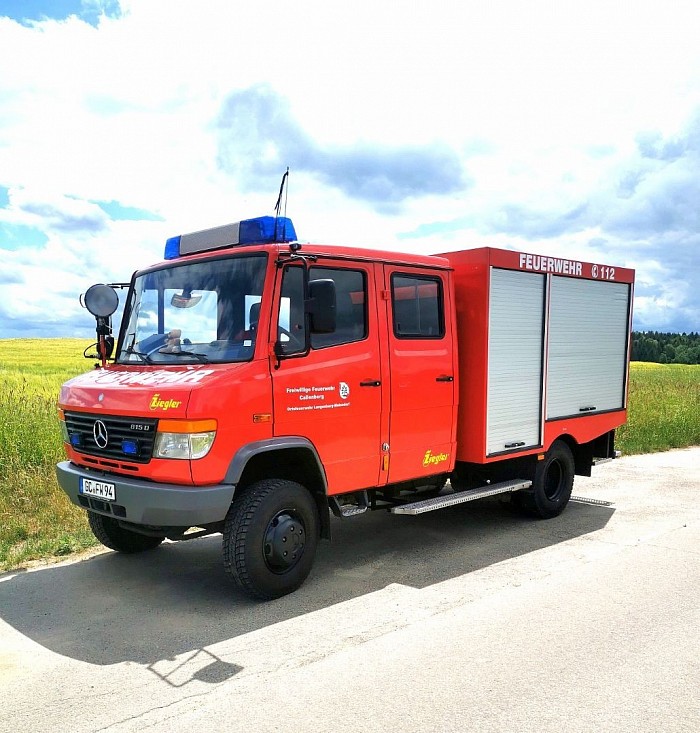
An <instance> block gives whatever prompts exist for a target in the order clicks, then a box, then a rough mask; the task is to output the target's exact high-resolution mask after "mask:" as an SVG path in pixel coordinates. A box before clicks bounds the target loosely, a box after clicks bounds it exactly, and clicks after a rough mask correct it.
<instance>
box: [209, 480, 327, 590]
mask: <svg viewBox="0 0 700 733" xmlns="http://www.w3.org/2000/svg"><path fill="white" fill-rule="evenodd" d="M318 538H319V517H318V510H317V508H316V503H315V502H314V499H313V497H312V496H311V494H310V493H309V492H308V491H307V490H306V489H305V488H304V487H303V486H301V485H300V484H297V483H295V482H294V481H286V480H282V479H266V480H263V481H258V482H257V483H255V484H252V485H251V486H249V487H247V488H246V489H245V490H244V491H242V492H241V493H240V494H239V495H236V496H235V497H234V501H233V504H232V505H231V508H230V509H229V512H228V514H227V516H226V522H225V523H224V532H223V543H222V549H223V556H224V569H225V570H226V573H227V574H228V575H229V577H230V578H231V579H232V580H233V581H234V583H236V585H237V586H238V587H239V588H241V589H242V590H243V591H244V592H245V593H246V594H247V595H249V596H251V597H252V598H257V599H259V600H265V601H267V600H271V599H273V598H279V597H280V596H284V595H286V594H287V593H291V592H292V591H295V590H296V589H297V588H298V587H299V586H300V585H301V584H302V583H303V582H304V581H305V580H306V578H307V576H308V575H309V573H310V572H311V566H312V565H313V562H314V556H315V554H316V547H317V545H318Z"/></svg>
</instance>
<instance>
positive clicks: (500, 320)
mask: <svg viewBox="0 0 700 733" xmlns="http://www.w3.org/2000/svg"><path fill="white" fill-rule="evenodd" d="M544 282H545V276H544V275H538V274H533V273H526V272H515V271H511V270H499V269H496V268H493V269H492V270H491V292H490V298H489V352H488V353H489V356H488V358H489V368H488V380H489V381H488V398H487V399H488V405H487V429H486V430H487V434H486V453H487V455H493V454H495V453H502V452H505V451H508V450H515V449H518V450H523V448H529V447H533V446H537V445H540V442H541V438H540V433H541V416H542V399H541V395H542V350H543V338H544V336H543V331H544Z"/></svg>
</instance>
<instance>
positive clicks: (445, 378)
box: [435, 374, 455, 382]
mask: <svg viewBox="0 0 700 733" xmlns="http://www.w3.org/2000/svg"><path fill="white" fill-rule="evenodd" d="M454 379H455V378H454V377H451V376H450V375H449V374H441V375H440V376H439V377H435V381H436V382H454Z"/></svg>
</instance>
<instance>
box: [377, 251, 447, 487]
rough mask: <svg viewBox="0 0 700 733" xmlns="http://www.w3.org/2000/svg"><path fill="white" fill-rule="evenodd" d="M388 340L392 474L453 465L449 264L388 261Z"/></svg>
mask: <svg viewBox="0 0 700 733" xmlns="http://www.w3.org/2000/svg"><path fill="white" fill-rule="evenodd" d="M384 293H385V301H384V302H385V304H386V308H387V324H386V325H387V334H388V335H387V342H388V347H389V372H390V376H391V379H390V387H389V395H390V397H389V398H390V415H389V441H388V443H389V456H390V457H389V474H388V480H389V482H392V483H393V482H397V481H405V480H409V479H415V478H420V477H421V476H428V475H432V474H437V473H443V472H447V471H450V470H451V469H452V468H453V466H454V460H455V458H454V454H455V446H456V443H455V441H456V411H457V405H456V394H457V391H456V380H457V369H456V363H455V358H456V349H455V345H454V334H453V332H454V329H453V324H452V320H453V304H452V301H451V294H450V288H449V272H447V271H442V270H433V269H429V268H413V267H410V268H408V267H401V266H393V265H385V266H384Z"/></svg>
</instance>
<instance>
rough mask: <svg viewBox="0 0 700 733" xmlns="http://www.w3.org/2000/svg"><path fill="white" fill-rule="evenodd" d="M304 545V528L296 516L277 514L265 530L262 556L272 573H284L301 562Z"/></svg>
mask: <svg viewBox="0 0 700 733" xmlns="http://www.w3.org/2000/svg"><path fill="white" fill-rule="evenodd" d="M305 545H306V527H305V526H304V522H303V521H302V520H301V518H300V517H299V515H298V514H296V513H295V512H293V511H291V510H289V509H285V510H283V511H281V512H277V514H275V516H274V517H273V518H272V519H271V520H270V522H269V523H268V525H267V529H266V530H265V538H264V540H263V554H264V556H265V563H266V565H267V567H268V568H269V569H270V570H271V571H272V572H273V573H278V574H280V573H286V572H287V571H288V570H291V569H292V568H293V567H294V566H295V565H296V564H297V563H298V562H299V560H301V556H302V555H303V554H304V547H305Z"/></svg>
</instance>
